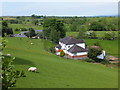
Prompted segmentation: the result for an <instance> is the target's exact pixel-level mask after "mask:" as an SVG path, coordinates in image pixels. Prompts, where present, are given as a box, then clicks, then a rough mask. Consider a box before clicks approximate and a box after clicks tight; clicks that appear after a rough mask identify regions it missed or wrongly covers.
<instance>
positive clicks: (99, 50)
mask: <svg viewBox="0 0 120 90" xmlns="http://www.w3.org/2000/svg"><path fill="white" fill-rule="evenodd" d="M100 54H102V48H94V47H90V48H89V50H88V57H89V58H90V59H93V60H94V61H96V62H98V61H99V60H98V58H97V56H98V55H100Z"/></svg>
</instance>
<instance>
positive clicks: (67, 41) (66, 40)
mask: <svg viewBox="0 0 120 90" xmlns="http://www.w3.org/2000/svg"><path fill="white" fill-rule="evenodd" d="M60 42H63V43H64V44H67V45H69V44H77V43H84V40H82V39H79V40H77V39H75V38H73V37H64V38H63V39H60Z"/></svg>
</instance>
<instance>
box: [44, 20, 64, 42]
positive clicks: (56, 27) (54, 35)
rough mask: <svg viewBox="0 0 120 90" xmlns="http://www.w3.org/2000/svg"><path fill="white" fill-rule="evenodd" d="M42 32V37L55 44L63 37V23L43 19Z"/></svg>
mask: <svg viewBox="0 0 120 90" xmlns="http://www.w3.org/2000/svg"><path fill="white" fill-rule="evenodd" d="M43 32H44V36H45V37H46V38H47V39H49V40H51V41H53V42H57V41H58V40H59V38H63V37H65V30H64V25H63V22H62V21H61V20H59V19H55V18H45V20H44V24H43Z"/></svg>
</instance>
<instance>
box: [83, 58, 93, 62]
mask: <svg viewBox="0 0 120 90" xmlns="http://www.w3.org/2000/svg"><path fill="white" fill-rule="evenodd" d="M84 61H86V62H94V60H92V59H90V58H86V59H84Z"/></svg>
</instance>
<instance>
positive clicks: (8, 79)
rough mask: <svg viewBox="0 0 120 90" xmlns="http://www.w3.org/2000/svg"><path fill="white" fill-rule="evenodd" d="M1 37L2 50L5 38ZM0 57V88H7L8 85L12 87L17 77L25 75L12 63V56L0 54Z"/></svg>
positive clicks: (6, 89) (3, 89)
mask: <svg viewBox="0 0 120 90" xmlns="http://www.w3.org/2000/svg"><path fill="white" fill-rule="evenodd" d="M1 39H2V43H1V44H0V47H1V45H2V48H1V50H3V49H4V48H5V47H6V40H5V39H3V38H1ZM0 59H2V70H1V72H2V76H1V79H2V90H8V89H9V88H10V87H14V86H15V84H16V81H17V79H18V78H19V77H25V74H24V71H19V70H16V69H15V67H14V65H13V59H15V58H13V57H11V56H10V55H9V56H8V55H2V53H1V54H0Z"/></svg>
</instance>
